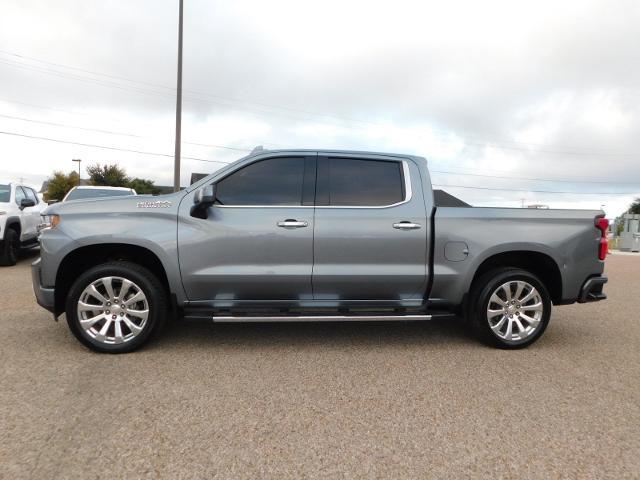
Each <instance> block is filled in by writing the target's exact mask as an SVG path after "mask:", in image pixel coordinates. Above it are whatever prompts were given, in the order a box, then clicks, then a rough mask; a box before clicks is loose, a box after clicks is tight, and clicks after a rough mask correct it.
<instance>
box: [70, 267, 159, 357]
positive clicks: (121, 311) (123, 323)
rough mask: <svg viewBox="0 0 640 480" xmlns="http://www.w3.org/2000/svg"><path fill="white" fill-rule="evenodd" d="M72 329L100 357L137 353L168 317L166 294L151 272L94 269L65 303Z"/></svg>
mask: <svg viewBox="0 0 640 480" xmlns="http://www.w3.org/2000/svg"><path fill="white" fill-rule="evenodd" d="M66 313H67V315H66V316H67V323H68V325H69V329H70V330H71V332H72V333H73V334H74V335H75V337H76V338H77V339H78V340H80V342H81V343H82V344H84V345H86V346H87V347H89V348H90V349H92V350H94V351H96V352H103V353H126V352H132V351H133V350H136V349H137V348H139V347H140V346H142V345H143V344H144V343H145V342H146V341H147V340H149V338H150V337H151V336H152V335H153V334H154V333H157V332H158V331H159V330H160V329H161V327H162V325H163V324H164V322H165V320H166V317H167V295H166V292H165V289H164V288H163V286H162V284H161V283H160V281H159V280H158V279H157V278H156V277H155V275H153V273H151V272H150V271H149V270H147V269H146V268H144V267H142V266H140V265H138V264H136V263H131V262H124V261H117V262H109V263H104V264H102V265H98V266H96V267H93V268H91V269H90V270H88V271H87V272H85V273H84V274H82V275H80V277H79V278H78V279H77V280H76V281H75V282H74V284H73V285H72V287H71V289H70V290H69V293H68V295H67V301H66Z"/></svg>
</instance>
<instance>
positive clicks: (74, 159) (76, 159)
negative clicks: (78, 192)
mask: <svg viewBox="0 0 640 480" xmlns="http://www.w3.org/2000/svg"><path fill="white" fill-rule="evenodd" d="M71 161H72V162H78V186H80V164H81V163H82V159H81V158H73V159H71Z"/></svg>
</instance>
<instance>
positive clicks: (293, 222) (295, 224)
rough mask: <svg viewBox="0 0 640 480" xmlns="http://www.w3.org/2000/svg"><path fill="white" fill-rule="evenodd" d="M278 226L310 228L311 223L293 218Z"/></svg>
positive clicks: (279, 223)
mask: <svg viewBox="0 0 640 480" xmlns="http://www.w3.org/2000/svg"><path fill="white" fill-rule="evenodd" d="M277 225H278V226H279V227H282V228H303V227H308V226H309V223H307V222H299V221H298V220H294V219H293V218H287V219H286V220H283V221H282V222H278V224H277Z"/></svg>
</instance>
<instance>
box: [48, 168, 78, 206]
mask: <svg viewBox="0 0 640 480" xmlns="http://www.w3.org/2000/svg"><path fill="white" fill-rule="evenodd" d="M47 181H48V182H49V183H48V186H47V191H46V192H45V194H44V200H45V202H48V201H50V200H58V201H60V200H62V199H63V198H64V196H65V195H66V194H67V193H68V192H69V190H71V189H72V188H73V187H75V186H77V185H78V172H71V173H69V174H65V173H64V172H61V171H59V170H57V171H55V172H53V176H51V177H49V179H48V180H47Z"/></svg>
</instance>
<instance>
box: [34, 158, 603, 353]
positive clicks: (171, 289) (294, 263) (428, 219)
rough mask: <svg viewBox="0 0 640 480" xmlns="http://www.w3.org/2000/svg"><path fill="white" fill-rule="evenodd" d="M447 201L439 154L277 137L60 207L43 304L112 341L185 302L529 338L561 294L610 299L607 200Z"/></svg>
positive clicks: (79, 328)
mask: <svg viewBox="0 0 640 480" xmlns="http://www.w3.org/2000/svg"><path fill="white" fill-rule="evenodd" d="M460 203H461V204H462V206H459V207H458V206H453V207H440V206H438V205H436V204H435V202H434V195H433V190H432V188H431V182H430V177H429V171H428V169H427V162H426V160H425V159H424V158H421V157H415V156H409V155H391V154H380V153H362V152H351V151H304V150H302V151H297V150H296V151H262V152H258V153H256V154H252V155H249V156H248V157H245V158H243V159H241V160H239V161H237V162H235V163H233V164H231V165H228V166H226V167H224V168H223V169H222V170H219V171H218V172H216V173H214V174H212V175H209V176H207V177H205V178H204V179H202V180H200V181H198V182H196V183H195V184H193V185H191V186H190V187H188V188H187V189H186V190H183V191H180V192H176V193H173V194H169V195H163V196H158V197H153V198H149V199H143V198H140V197H137V198H128V197H123V198H113V199H110V200H102V201H86V202H81V203H79V202H65V203H61V204H57V205H54V206H51V207H49V209H48V210H47V211H46V213H47V214H49V215H51V216H52V224H51V228H49V229H47V230H45V231H44V232H43V234H42V238H41V242H42V245H43V248H42V254H41V259H38V260H37V261H36V262H34V264H33V272H32V273H33V275H32V276H33V285H34V290H35V293H36V297H37V299H38V303H39V304H40V305H42V306H43V307H45V308H47V309H48V310H50V311H51V312H53V314H54V316H58V315H60V314H61V313H63V312H66V318H67V322H68V325H69V327H70V329H71V331H72V332H73V334H74V335H75V336H76V337H77V338H78V340H80V341H81V342H82V343H83V344H85V345H86V346H88V347H90V348H92V349H94V350H97V351H100V352H112V353H118V352H128V351H131V350H134V349H135V348H137V347H139V346H140V345H142V344H143V343H144V342H146V341H147V339H149V337H150V336H151V335H152V334H153V333H154V332H156V331H158V329H159V328H160V326H161V325H162V323H163V322H164V321H165V320H166V318H167V317H168V316H169V315H172V316H174V315H175V314H176V313H178V314H180V315H181V316H182V317H183V318H186V319H206V320H208V321H213V322H255V321H327V320H339V321H343V320H369V321H372V320H428V319H432V318H438V317H453V316H455V315H463V316H464V317H465V318H466V319H468V322H469V325H470V326H471V327H472V328H473V329H474V330H475V331H476V332H477V334H478V335H479V336H480V338H482V339H483V340H484V341H486V342H487V343H489V344H491V345H494V346H497V347H501V348H521V347H525V346H527V345H530V344H532V343H533V342H535V341H536V340H537V339H538V338H540V336H541V335H542V333H543V332H544V330H545V328H546V327H547V324H548V322H549V319H550V316H551V308H552V304H555V305H564V304H570V303H574V302H576V301H577V302H588V301H597V300H602V299H604V298H606V296H605V295H604V293H603V285H604V283H605V282H606V281H607V279H606V277H604V276H603V275H602V273H603V270H604V259H605V256H606V238H605V232H606V227H607V221H606V220H605V219H604V218H603V215H604V214H603V212H602V211H592V210H537V209H513V208H470V207H467V206H464V205H465V204H464V203H462V202H460Z"/></svg>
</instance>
